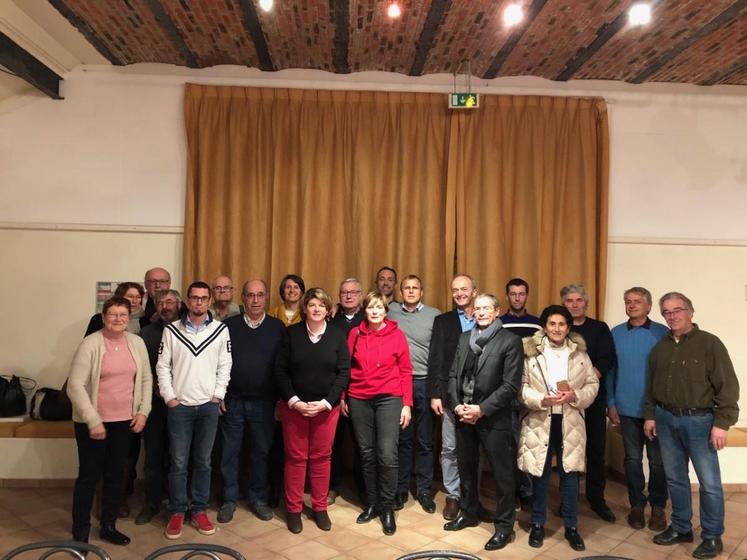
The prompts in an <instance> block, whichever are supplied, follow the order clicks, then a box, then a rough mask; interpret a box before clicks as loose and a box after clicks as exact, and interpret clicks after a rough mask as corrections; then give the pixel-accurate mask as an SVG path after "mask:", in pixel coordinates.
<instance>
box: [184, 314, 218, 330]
mask: <svg viewBox="0 0 747 560" xmlns="http://www.w3.org/2000/svg"><path fill="white" fill-rule="evenodd" d="M212 322H213V316H212V315H211V313H210V311H208V312H207V318H206V319H205V321H204V322H203V323H201V324H199V325H195V324H194V323H192V321H190V320H189V313H185V314H184V317H182V325H184V328H186V329H187V332H189V333H192V334H197V333H198V332H200V331H201V330H203V329H205V328H207V326H208V325H209V324H210V323H212Z"/></svg>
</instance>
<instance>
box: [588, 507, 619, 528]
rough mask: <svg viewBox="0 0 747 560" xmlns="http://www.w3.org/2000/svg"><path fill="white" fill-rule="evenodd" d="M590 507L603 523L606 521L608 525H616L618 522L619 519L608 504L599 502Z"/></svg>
mask: <svg viewBox="0 0 747 560" xmlns="http://www.w3.org/2000/svg"><path fill="white" fill-rule="evenodd" d="M590 505H591V511H593V512H594V513H596V514H597V515H598V516H599V518H600V519H602V520H603V521H606V522H607V523H614V522H615V521H617V517H615V514H614V513H613V511H612V510H611V509H610V507H609V506H608V505H607V504H606V503H604V502H599V503H595V504H590Z"/></svg>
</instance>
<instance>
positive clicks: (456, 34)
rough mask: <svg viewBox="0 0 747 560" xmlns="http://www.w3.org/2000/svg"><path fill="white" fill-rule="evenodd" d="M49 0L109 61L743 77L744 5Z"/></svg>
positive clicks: (633, 78) (701, 79)
mask: <svg viewBox="0 0 747 560" xmlns="http://www.w3.org/2000/svg"><path fill="white" fill-rule="evenodd" d="M49 1H50V3H51V4H52V5H53V6H54V7H55V8H56V9H57V10H58V11H59V12H60V13H61V14H62V15H64V16H65V17H66V18H67V19H68V20H69V21H70V22H71V23H72V24H73V25H74V26H75V27H77V29H78V30H79V31H80V32H81V33H82V34H83V35H84V37H85V38H86V39H87V40H88V41H89V42H90V43H91V44H92V45H93V46H94V47H95V48H96V49H97V50H98V51H99V52H100V53H101V54H102V55H104V56H105V57H106V58H107V59H108V60H109V61H111V62H112V64H115V65H127V64H134V63H138V62H162V63H168V64H175V65H180V66H187V67H192V68H205V67H210V66H215V65H220V64H234V65H241V66H249V67H256V68H260V69H262V70H267V71H275V70H282V69H286V68H304V69H319V70H327V71H329V72H335V73H338V74H347V73H350V72H362V71H370V70H374V71H376V70H378V71H387V72H397V73H401V74H406V75H411V76H420V75H423V74H433V73H453V72H455V71H456V70H457V68H458V67H459V66H460V63H461V62H462V61H465V60H469V62H470V67H471V72H472V74H473V75H474V76H479V77H481V78H485V79H492V78H497V77H501V76H539V77H543V78H548V79H550V80H559V81H565V80H570V79H588V80H592V79H598V80H621V81H626V82H632V83H642V82H675V83H693V84H701V85H714V84H733V85H747V0H658V1H656V0H653V1H652V2H650V3H651V4H652V5H653V9H652V15H653V19H652V22H651V23H650V24H649V25H648V26H644V27H631V26H630V25H629V24H628V19H627V10H628V8H629V7H630V6H631V5H632V4H633V0H518V3H519V4H522V5H523V7H524V12H525V14H526V15H525V19H524V21H523V22H522V23H521V24H519V25H518V26H516V27H514V28H506V27H505V26H504V24H503V20H502V13H503V10H504V9H505V7H506V6H507V5H508V3H509V0H399V1H398V3H399V5H400V7H401V8H402V15H401V17H399V18H398V19H390V18H389V17H388V16H387V14H386V12H387V7H388V5H389V4H390V3H391V2H390V1H389V0H275V6H274V8H273V10H272V11H271V12H264V11H262V10H261V9H260V8H259V7H258V5H257V2H256V0H49ZM513 1H516V0H513ZM462 68H463V70H462V72H464V71H466V70H465V69H466V66H462Z"/></svg>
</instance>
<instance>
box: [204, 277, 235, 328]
mask: <svg viewBox="0 0 747 560" xmlns="http://www.w3.org/2000/svg"><path fill="white" fill-rule="evenodd" d="M212 295H213V303H212V304H210V307H209V308H208V310H209V311H210V313H212V314H213V317H214V318H215V319H218V320H220V321H225V320H226V319H228V318H229V317H233V316H235V315H240V314H241V309H240V308H239V306H238V304H236V303H234V302H233V280H231V278H230V277H228V276H225V275H221V276H218V277H217V278H216V279H215V280H213V291H212Z"/></svg>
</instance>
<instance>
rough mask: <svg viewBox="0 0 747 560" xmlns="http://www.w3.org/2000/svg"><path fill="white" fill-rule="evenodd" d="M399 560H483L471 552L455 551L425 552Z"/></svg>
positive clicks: (414, 553)
mask: <svg viewBox="0 0 747 560" xmlns="http://www.w3.org/2000/svg"><path fill="white" fill-rule="evenodd" d="M397 560H481V558H480V557H479V556H475V555H474V554H470V553H469V552H457V551H455V550H424V551H422V552H411V553H410V554H405V555H404V556H400V557H399V558H397Z"/></svg>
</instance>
